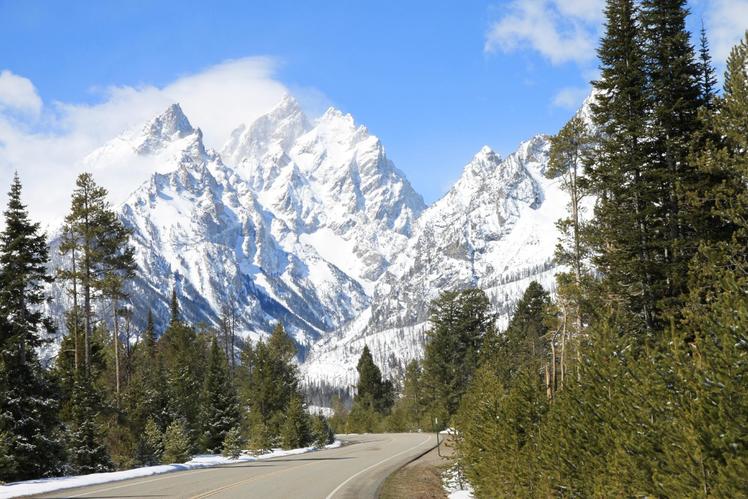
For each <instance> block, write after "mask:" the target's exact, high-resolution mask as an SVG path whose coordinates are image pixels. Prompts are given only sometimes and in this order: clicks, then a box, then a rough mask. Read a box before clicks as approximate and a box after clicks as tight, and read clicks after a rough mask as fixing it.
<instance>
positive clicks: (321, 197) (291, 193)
mask: <svg viewBox="0 0 748 499" xmlns="http://www.w3.org/2000/svg"><path fill="white" fill-rule="evenodd" d="M548 149H549V143H548V139H547V137H544V136H537V137H534V138H532V139H530V140H529V141H527V142H525V143H523V144H521V145H520V147H519V149H518V150H517V151H516V152H515V153H513V154H511V155H510V156H509V157H507V158H505V159H502V158H500V157H499V156H498V155H497V154H496V153H494V152H493V151H492V150H491V149H489V148H487V147H484V148H483V149H481V150H480V151H479V152H478V153H477V154H476V155H475V157H474V158H473V159H472V160H471V161H470V162H469V163H468V164H467V166H466V167H465V169H464V171H463V174H462V176H461V177H460V179H459V180H458V182H457V183H456V184H455V185H454V186H453V187H452V189H451V190H450V191H449V192H448V193H447V194H446V195H445V196H444V197H443V198H442V199H440V200H439V201H437V202H436V203H434V204H433V205H431V206H429V207H427V206H426V205H425V204H424V202H423V199H422V198H421V196H420V195H419V194H418V193H416V192H415V190H414V189H413V187H412V186H411V185H410V183H409V182H408V180H407V179H406V178H405V175H404V174H403V173H402V172H401V171H399V170H398V169H397V168H396V167H395V166H394V164H393V163H392V162H391V161H390V160H389V159H388V158H387V156H386V154H385V150H384V147H383V146H382V143H381V141H380V140H379V139H378V138H377V137H376V136H373V135H371V134H370V133H369V132H368V130H367V129H366V128H365V127H364V126H362V125H358V124H356V123H355V122H354V119H353V117H352V116H351V115H349V114H343V113H342V112H340V111H338V110H336V109H333V108H331V109H329V110H328V111H327V112H326V113H325V114H324V115H323V116H321V117H320V118H318V119H316V120H310V119H309V118H308V117H307V116H305V114H304V113H303V111H302V110H301V108H300V107H299V105H298V103H297V102H296V101H295V100H294V99H293V98H292V97H290V96H286V97H285V98H284V99H283V100H282V101H281V102H280V103H279V104H278V105H277V106H276V107H275V108H274V109H273V110H272V111H270V112H269V113H268V114H266V115H264V116H262V117H260V118H258V119H257V120H255V121H254V122H252V123H248V124H246V125H242V126H240V127H239V128H237V129H236V130H235V131H234V132H232V134H231V136H230V137H229V138H228V140H227V142H226V144H225V146H224V147H223V148H222V150H221V152H220V153H219V152H216V151H214V150H210V149H207V148H206V147H205V146H204V144H203V140H202V132H201V131H200V129H196V128H194V127H193V126H192V125H191V124H190V122H189V120H188V118H187V117H186V116H185V115H184V113H183V112H182V109H181V108H180V107H179V105H177V104H175V105H172V106H170V107H169V108H168V109H167V110H166V111H165V112H164V113H163V114H161V115H160V116H157V117H155V118H154V119H153V120H151V121H149V122H148V123H146V124H145V125H144V126H143V127H141V128H139V129H135V130H131V131H128V132H126V133H124V134H123V135H121V136H119V137H117V138H115V139H113V140H112V141H111V142H109V143H108V144H106V145H105V146H103V147H102V148H100V149H98V150H96V151H94V152H93V153H91V154H90V155H89V156H88V157H87V158H86V159H85V161H84V163H85V165H86V167H87V168H88V169H89V170H91V171H92V172H93V173H94V175H95V174H96V172H97V171H98V170H100V169H105V168H112V167H115V166H118V165H120V166H121V165H128V166H131V168H132V171H134V172H142V171H147V172H148V176H147V177H148V178H144V180H145V182H144V183H143V184H142V185H141V186H140V187H139V188H138V189H137V190H136V191H135V192H133V193H132V195H131V196H130V197H129V198H128V199H127V200H126V201H125V202H124V203H123V204H122V206H121V207H120V208H119V210H120V215H121V217H122V220H123V221H124V222H125V223H126V224H127V225H128V226H129V227H130V228H131V229H132V230H133V245H134V246H135V249H136V257H137V261H138V264H139V266H140V272H139V275H138V277H137V279H136V280H135V283H134V285H133V287H134V288H133V290H132V293H131V296H132V301H133V305H134V306H135V308H136V310H139V311H141V312H142V311H145V310H146V309H147V308H148V307H150V308H152V309H153V311H154V313H155V315H156V317H157V319H159V320H160V321H161V322H162V323H165V322H166V321H167V319H168V302H169V299H170V295H171V290H172V288H173V287H176V289H177V291H178V296H179V300H180V304H181V308H182V310H183V314H184V315H185V318H186V319H188V320H191V321H193V322H202V323H206V324H208V325H211V324H213V325H215V324H217V323H218V320H219V316H220V314H221V311H222V309H224V308H226V307H232V308H233V309H234V310H235V311H236V316H237V318H238V319H239V324H238V325H239V329H240V331H242V332H243V333H244V334H245V335H246V336H250V337H253V338H257V337H259V336H262V335H264V334H266V333H268V332H269V331H270V329H271V328H272V326H273V324H274V323H275V322H276V321H282V322H283V324H284V325H285V326H286V327H287V329H288V330H289V331H290V332H291V334H292V335H293V336H294V338H295V339H296V341H297V342H298V344H299V345H300V347H301V351H302V360H303V363H302V372H303V373H304V374H305V376H306V377H307V381H308V382H309V383H312V384H314V383H319V382H326V383H329V384H332V385H335V386H350V385H351V384H352V382H353V380H354V377H355V363H356V361H357V359H358V356H359V354H360V352H361V349H362V348H363V346H364V345H365V344H368V345H369V347H370V348H371V349H372V352H373V354H374V356H375V359H376V360H378V361H379V363H380V364H381V365H382V366H383V367H384V370H385V372H389V373H393V374H394V373H395V372H397V371H398V370H399V369H401V368H402V367H403V365H404V363H405V362H406V361H407V360H409V359H411V358H415V357H418V356H420V355H421V353H422V346H423V335H424V330H425V328H426V327H427V318H428V303H429V301H430V300H431V299H433V298H434V297H435V296H437V295H438V293H439V292H441V291H444V290H448V289H455V288H465V287H468V286H480V287H481V288H483V289H484V290H485V291H486V292H487V293H488V295H489V297H490V298H491V300H492V303H493V306H494V307H495V309H496V311H497V312H499V313H500V314H501V316H502V318H503V320H505V319H506V317H507V314H508V313H509V311H510V310H511V307H512V306H513V305H514V303H515V302H516V300H517V299H518V297H519V296H520V295H521V293H522V292H523V291H524V288H525V287H526V286H527V284H528V283H529V281H530V280H532V279H537V280H540V281H541V282H543V283H544V284H546V285H548V286H551V285H552V283H553V280H552V276H553V273H554V266H553V263H552V256H553V251H554V247H555V243H556V238H557V232H556V228H555V225H554V224H555V221H556V219H558V218H559V217H560V216H561V215H562V214H563V212H564V209H565V203H566V199H565V197H564V195H563V194H562V193H561V192H560V190H559V186H558V183H557V181H556V180H549V179H546V178H545V177H544V176H543V171H544V169H545V167H546V164H547V160H548ZM59 293H60V292H59V290H57V294H58V295H59ZM136 316H142V314H136Z"/></svg>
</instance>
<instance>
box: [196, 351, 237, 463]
mask: <svg viewBox="0 0 748 499" xmlns="http://www.w3.org/2000/svg"><path fill="white" fill-rule="evenodd" d="M202 417H203V447H204V448H205V449H207V450H208V451H209V452H213V453H218V452H219V451H220V450H221V447H222V445H223V442H224V440H225V439H226V435H227V433H228V432H229V431H230V430H231V429H232V428H236V426H237V425H238V424H239V403H238V401H237V396H236V389H235V388H234V384H233V382H232V380H231V376H230V375H229V371H228V365H227V362H226V358H225V356H224V355H223V352H222V351H221V349H219V348H218V343H217V341H216V339H215V337H214V338H213V341H212V342H211V346H210V354H209V356H208V368H207V374H206V377H205V383H204V385H203V416H202Z"/></svg>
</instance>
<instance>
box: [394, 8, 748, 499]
mask: <svg viewBox="0 0 748 499" xmlns="http://www.w3.org/2000/svg"><path fill="white" fill-rule="evenodd" d="M687 14H688V10H687V7H686V5H685V2H684V1H682V0H642V1H641V2H633V1H631V0H608V2H607V5H606V9H605V16H606V24H605V34H604V36H603V38H602V41H601V44H600V48H599V50H598V54H599V58H600V67H601V77H600V79H599V80H598V81H596V82H594V87H595V90H596V92H595V98H594V103H593V104H592V109H591V111H592V113H591V114H592V123H591V124H588V123H586V122H585V121H584V117H582V116H577V117H575V118H573V119H572V120H571V121H570V122H569V123H568V124H567V125H566V126H564V127H563V129H562V130H561V131H560V132H559V134H558V135H556V136H555V137H553V139H552V145H551V151H550V165H549V168H548V170H547V172H546V174H547V175H549V176H552V177H558V178H559V179H560V181H561V185H562V186H563V187H564V189H565V190H566V191H567V192H568V194H569V199H570V204H569V211H568V215H567V216H566V217H564V218H563V219H562V220H560V221H559V223H558V226H559V229H560V232H561V233H562V238H561V240H560V241H559V244H558V247H557V251H556V259H557V262H559V263H560V264H562V265H563V268H565V269H566V270H565V271H564V272H562V273H560V274H559V275H558V276H557V286H556V296H554V297H551V296H550V295H549V293H548V292H547V291H545V290H544V289H543V288H542V287H541V286H540V285H539V284H538V283H532V284H530V285H529V287H528V288H527V290H526V292H525V294H524V296H523V298H522V300H521V301H520V302H519V304H518V305H517V307H516V310H515V312H514V315H513V317H512V319H511V321H510V323H509V325H508V327H507V328H506V330H504V331H501V332H500V333H497V332H496V331H494V330H493V328H492V322H491V321H488V323H485V324H484V322H483V320H482V319H483V318H484V317H485V318H488V317H490V315H489V314H488V312H487V310H488V307H487V302H486V301H484V298H483V297H482V296H481V295H482V292H481V291H480V290H466V291H462V292H450V293H445V294H442V295H441V296H440V298H439V299H438V300H437V301H436V302H435V303H434V305H433V306H432V311H431V321H432V329H431V331H430V332H429V333H428V344H427V346H426V353H425V358H424V359H423V361H422V362H421V363H419V364H414V365H412V366H409V369H408V376H406V377H405V380H404V385H405V390H404V392H403V395H402V396H401V398H400V399H399V400H398V401H397V402H396V403H395V409H393V413H392V414H394V413H395V412H397V410H398V408H399V407H400V408H402V410H403V411H404V413H405V414H406V417H405V420H406V421H408V423H407V425H406V426H409V427H411V428H428V427H433V426H434V423H435V421H436V418H437V417H438V419H439V421H441V422H443V424H450V425H454V426H455V427H456V428H457V429H458V432H459V436H458V438H457V450H458V457H459V464H460V467H461V469H462V470H463V472H464V473H465V475H466V476H467V478H468V479H469V481H470V482H471V483H472V485H473V486H474V488H475V491H476V494H477V495H478V496H479V497H548V496H559V497H605V496H610V495H616V496H619V495H620V496H627V497H629V496H635V497H644V496H648V497H743V496H744V495H745V491H746V490H748V440H746V435H748V383H747V381H748V378H747V377H746V376H747V375H748V371H747V369H748V336H746V334H747V332H748V251H747V250H746V248H748V34H747V35H746V38H745V39H744V40H743V41H741V42H740V43H739V44H738V45H737V46H736V47H735V48H734V49H733V50H732V52H731V54H730V56H729V59H728V60H727V70H726V74H725V78H724V87H723V90H722V92H721V93H717V91H716V78H715V76H714V70H713V68H712V63H711V58H710V55H709V47H708V43H707V39H706V35H705V33H704V31H703V30H702V32H701V36H700V39H699V48H698V50H697V49H695V48H694V47H693V46H692V45H691V42H690V35H689V33H688V31H687V30H686V27H685V20H686V16H687ZM590 125H592V126H590ZM587 196H594V197H595V203H594V210H593V212H592V213H591V216H590V217H586V216H583V212H582V210H583V209H584V206H585V203H583V199H584V198H585V197H587ZM585 220H587V221H585ZM483 296H484V295H483ZM445 324H446V325H447V330H448V332H449V334H442V333H441V331H442V328H444V326H445ZM414 387H417V388H414ZM429 419H431V421H429Z"/></svg>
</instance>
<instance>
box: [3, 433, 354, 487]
mask: <svg viewBox="0 0 748 499" xmlns="http://www.w3.org/2000/svg"><path fill="white" fill-rule="evenodd" d="M340 445H341V442H340V440H336V441H335V442H334V443H332V444H330V445H326V446H325V448H326V449H333V448H336V447H340ZM314 450H317V448H316V447H303V448H300V449H290V450H282V449H273V450H272V451H270V452H267V453H265V454H261V455H259V456H252V455H249V454H246V453H245V454H242V455H241V456H240V457H239V458H238V459H229V458H226V457H223V456H217V455H213V454H201V455H197V456H194V457H193V458H192V460H190V461H188V462H186V463H182V464H162V465H159V466H145V467H143V468H135V469H132V470H126V471H114V472H111V473H94V474H91V475H80V476H65V477H59V478H44V479H40V480H27V481H24V482H14V483H9V484H7V485H3V486H0V499H6V498H10V497H21V496H29V495H34V494H45V493H47V492H54V491H56V490H63V489H71V488H75V487H84V486H87V485H99V484H102V483H109V482H118V481H120V480H129V479H130V478H142V477H146V476H151V475H160V474H162V473H171V472H172V471H185V470H194V469H199V468H211V467H213V466H221V465H225V464H234V463H242V462H250V461H258V460H261V459H270V458H273V457H282V456H292V455H294V454H303V453H305V452H311V451H314Z"/></svg>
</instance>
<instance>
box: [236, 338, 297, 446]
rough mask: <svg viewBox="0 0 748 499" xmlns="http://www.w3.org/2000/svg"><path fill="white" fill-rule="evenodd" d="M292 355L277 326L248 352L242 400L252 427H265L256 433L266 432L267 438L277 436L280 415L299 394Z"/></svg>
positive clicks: (288, 344)
mask: <svg viewBox="0 0 748 499" xmlns="http://www.w3.org/2000/svg"><path fill="white" fill-rule="evenodd" d="M295 355H296V347H295V346H294V343H293V341H292V340H291V338H289V337H288V335H287V334H286V332H285V330H284V329H283V325H282V324H280V323H278V324H277V325H276V326H275V327H274V328H273V332H272V334H271V335H270V338H268V341H267V342H262V341H260V342H258V343H257V344H256V345H255V346H254V348H252V350H251V355H250V357H251V358H250V362H248V366H249V367H250V372H249V376H248V378H249V380H248V382H247V384H246V385H247V390H246V392H247V393H246V397H247V404H248V405H249V408H250V413H251V414H253V424H259V423H260V422H262V424H263V425H265V426H267V428H266V429H262V432H260V433H263V432H264V431H265V430H267V431H268V432H269V433H270V435H273V436H278V435H280V432H281V427H282V425H283V421H284V413H285V411H286V410H287V409H288V406H289V403H290V401H291V399H292V398H293V397H294V396H295V395H298V394H299V377H298V369H297V367H296V365H295V363H294V358H295ZM253 431H254V430H253Z"/></svg>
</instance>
